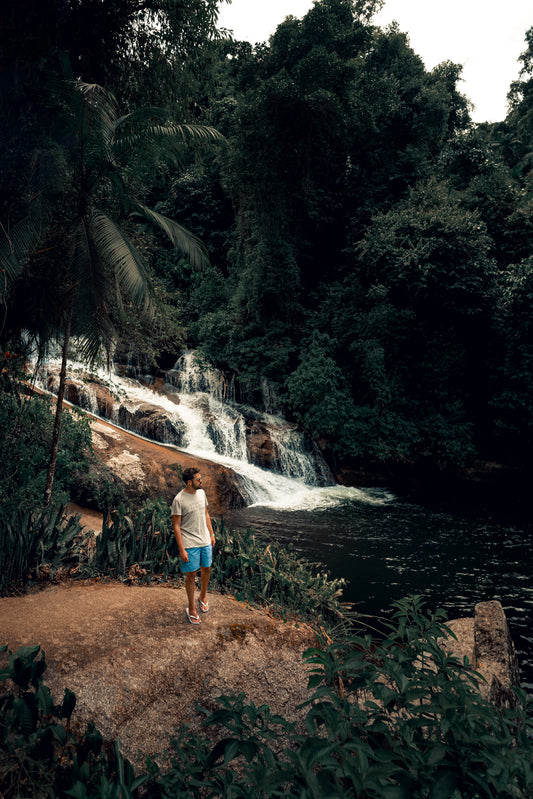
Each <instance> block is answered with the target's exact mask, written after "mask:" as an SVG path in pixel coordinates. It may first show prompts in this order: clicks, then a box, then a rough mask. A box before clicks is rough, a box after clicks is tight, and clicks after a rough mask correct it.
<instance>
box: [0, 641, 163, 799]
mask: <svg viewBox="0 0 533 799" xmlns="http://www.w3.org/2000/svg"><path fill="white" fill-rule="evenodd" d="M0 653H7V656H8V660H7V663H6V664H5V666H4V668H2V669H1V670H0V682H5V683H7V685H8V688H9V687H11V690H6V691H4V693H2V694H1V695H0V796H2V797H3V799H19V798H20V797H23V796H28V797H29V796H31V797H32V799H41V798H42V799H54V797H58V796H59V797H67V796H71V797H77V799H89V797H95V799H96V797H113V796H114V797H119V796H120V797H124V799H130V798H131V797H132V796H133V791H134V790H135V789H136V788H137V787H138V786H139V785H141V784H142V783H143V782H145V781H146V779H147V777H146V776H142V775H141V776H140V777H138V778H135V776H134V774H133V768H132V766H131V764H130V763H129V762H128V761H127V760H125V759H124V758H123V756H122V754H121V752H120V747H119V745H118V743H115V746H114V749H113V751H112V752H111V753H110V755H107V754H106V753H105V751H104V749H103V739H102V736H101V734H100V732H99V731H98V730H97V729H96V728H95V727H94V725H93V724H89V725H88V726H87V729H86V731H85V732H84V733H83V734H82V735H81V736H75V735H74V734H73V733H72V732H71V730H70V726H69V721H70V718H71V716H72V713H73V711H74V707H75V704H76V697H75V695H74V694H73V693H72V691H70V690H68V689H66V690H65V693H64V696H63V701H62V702H61V704H54V701H53V698H52V695H51V693H50V690H49V688H48V687H46V686H45V685H44V684H43V680H42V676H43V674H44V672H45V671H46V661H45V657H44V653H43V652H42V651H41V649H40V647H39V646H25V647H21V648H20V649H19V650H18V651H17V652H16V654H14V655H13V654H12V653H11V652H10V651H9V650H8V649H7V647H6V646H2V647H0ZM4 660H5V656H4ZM113 786H116V789H114V787H113Z"/></svg>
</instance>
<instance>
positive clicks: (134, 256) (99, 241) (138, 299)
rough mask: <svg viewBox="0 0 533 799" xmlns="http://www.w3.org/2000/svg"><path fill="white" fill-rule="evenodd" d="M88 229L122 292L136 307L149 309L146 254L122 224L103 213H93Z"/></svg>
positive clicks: (149, 287)
mask: <svg viewBox="0 0 533 799" xmlns="http://www.w3.org/2000/svg"><path fill="white" fill-rule="evenodd" d="M88 227H89V230H90V235H91V240H92V243H93V244H94V247H95V248H96V250H97V252H98V254H99V256H100V257H101V258H102V260H103V261H104V263H106V264H107V265H108V267H110V268H111V270H112V272H113V274H114V275H115V276H116V279H117V282H118V286H119V287H120V290H121V292H124V293H125V294H126V295H127V296H128V297H129V298H130V299H131V300H132V301H133V302H134V303H135V304H136V305H138V306H140V307H144V308H148V307H149V305H150V302H151V299H150V298H151V285H150V281H149V278H148V274H147V271H146V266H145V263H144V259H143V257H142V255H141V254H140V253H139V252H138V250H137V249H136V248H135V246H134V245H133V244H132V242H131V241H129V239H128V238H127V236H126V235H125V234H124V232H123V231H122V230H120V228H119V227H118V225H116V224H115V222H113V220H112V219H111V218H110V217H109V216H107V215H106V214H104V213H103V212H102V211H93V212H92V214H91V216H90V219H89V226H88Z"/></svg>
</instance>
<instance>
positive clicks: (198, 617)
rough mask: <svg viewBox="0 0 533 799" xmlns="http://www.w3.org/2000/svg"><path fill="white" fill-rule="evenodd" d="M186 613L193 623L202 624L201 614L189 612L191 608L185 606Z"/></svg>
mask: <svg viewBox="0 0 533 799" xmlns="http://www.w3.org/2000/svg"><path fill="white" fill-rule="evenodd" d="M185 614H186V616H187V618H188V619H189V622H190V623H191V624H200V616H193V615H192V614H191V613H189V608H185Z"/></svg>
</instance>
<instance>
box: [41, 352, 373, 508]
mask: <svg viewBox="0 0 533 799" xmlns="http://www.w3.org/2000/svg"><path fill="white" fill-rule="evenodd" d="M58 370H59V361H54V359H51V360H50V361H49V362H48V364H47V369H46V370H43V373H42V374H41V377H40V383H41V386H42V387H43V388H44V389H45V390H47V389H49V390H52V391H54V388H55V390H57V373H58ZM68 374H69V376H72V378H71V382H72V384H73V389H72V393H73V394H77V399H76V400H75V401H76V402H77V403H78V404H80V405H82V406H83V407H85V408H86V409H87V410H90V411H91V412H92V413H94V414H95V415H100V416H103V418H106V419H108V420H111V421H113V423H115V424H117V425H118V426H126V427H127V429H133V430H134V431H135V432H137V433H138V434H139V433H140V434H141V435H142V436H144V437H147V438H151V440H156V441H159V442H160V443H161V442H163V443H166V445H167V446H175V447H176V448H178V449H180V450H182V451H184V452H187V453H188V454H191V455H195V456H198V457H201V458H205V459H207V460H211V461H215V462H217V463H220V464H222V465H224V466H226V467H228V468H230V469H232V470H233V472H234V474H235V480H236V483H237V484H238V487H239V490H240V491H241V494H242V496H243V497H244V499H245V501H246V503H247V505H270V506H273V507H278V508H281V507H284V508H288V509H297V508H308V509H311V508H314V507H328V506H332V505H338V504H339V503H344V502H346V501H350V500H351V499H353V498H357V499H361V497H362V495H363V494H364V492H362V491H361V490H360V489H356V488H352V489H351V488H345V487H343V486H337V485H334V481H333V480H332V478H331V474H330V473H329V470H328V467H327V465H326V464H325V462H324V461H323V459H322V457H321V455H320V452H319V451H318V448H316V447H315V445H314V444H313V442H312V441H310V440H308V439H306V437H305V435H304V434H303V433H302V431H301V430H299V429H298V428H297V427H296V425H294V424H291V423H288V422H287V421H286V420H284V419H283V418H281V417H279V416H274V415H272V414H263V413H260V412H259V411H257V410H255V409H253V408H251V407H247V406H243V405H238V404H237V403H235V402H234V401H232V400H231V399H229V398H228V396H229V397H231V396H232V394H233V392H232V387H231V386H228V385H227V383H226V382H225V380H224V377H223V376H222V375H221V374H220V373H219V372H217V371H216V370H214V369H203V368H200V366H199V365H198V364H197V362H196V360H195V357H194V353H193V352H187V353H185V354H184V355H182V356H180V358H178V360H177V361H176V364H175V366H174V368H173V369H171V370H169V372H168V373H167V377H166V380H167V382H166V383H165V385H164V388H163V389H162V390H155V389H154V388H153V387H149V386H146V385H143V384H141V383H139V382H138V381H136V380H134V379H132V378H128V377H121V376H119V375H117V374H113V373H110V372H109V371H107V370H106V369H104V368H103V367H100V368H98V369H96V370H90V371H89V369H88V367H87V366H85V365H84V364H80V363H73V362H70V363H69V368H68ZM88 374H89V375H90V376H91V377H92V379H93V382H87V375H88ZM77 378H79V380H77ZM54 384H55V385H54ZM102 391H104V392H106V401H105V403H103V402H102ZM97 392H99V395H98V399H99V401H98V402H97ZM150 414H152V415H153V417H154V425H153V429H154V430H155V431H157V435H150V433H148V432H146V425H145V422H146V419H147V417H149V416H150ZM162 418H163V422H162ZM124 420H127V421H126V422H125V421H124ZM136 420H137V422H138V423H139V426H138V427H131V426H130V425H131V424H132V423H134V422H135V421H136ZM165 420H166V424H165V423H164V422H165ZM121 422H122V423H123V424H121ZM169 429H170V430H171V433H172V437H171V438H170V439H169V438H167V437H166V433H167V431H168V430H169ZM254 444H255V447H256V449H255V450H254V449H253V445H254ZM261 458H263V460H264V462H263V463H261V462H260V459H261ZM267 462H268V466H269V468H266V463H267ZM258 464H259V465H258ZM368 501H370V502H374V499H373V498H372V497H371V496H370V495H369V498H368ZM377 501H378V502H380V503H381V501H382V500H381V499H377Z"/></svg>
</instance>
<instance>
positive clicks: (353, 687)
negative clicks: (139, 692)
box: [159, 597, 533, 799]
mask: <svg viewBox="0 0 533 799" xmlns="http://www.w3.org/2000/svg"><path fill="white" fill-rule="evenodd" d="M394 608H395V610H394V613H393V618H392V621H391V622H390V624H389V625H388V634H387V635H386V637H385V639H384V640H383V641H381V642H380V643H376V641H375V640H373V639H372V638H371V637H370V636H360V635H352V636H350V637H349V638H348V639H346V640H344V641H343V642H341V643H333V644H330V645H329V646H322V647H318V646H317V647H315V648H313V649H310V650H308V651H307V653H306V654H305V659H306V660H307V663H308V664H310V665H312V666H314V673H313V674H312V675H311V678H310V687H311V688H314V693H313V695H312V697H311V699H310V700H309V701H308V703H307V707H308V710H307V715H306V718H305V729H304V730H303V731H302V730H298V729H296V728H295V727H292V726H291V725H289V724H288V723H287V722H286V720H284V719H283V718H280V717H277V716H272V715H271V714H270V710H269V708H268V707H267V706H266V705H263V706H262V707H259V708H257V707H255V705H254V704H253V703H247V702H246V699H245V696H244V694H241V695H240V696H237V697H235V696H234V697H220V700H219V701H220V707H219V708H218V709H217V710H215V711H214V712H212V713H209V712H207V711H206V719H205V721H204V726H205V727H210V728H214V729H215V730H216V736H217V738H218V741H217V743H216V744H215V745H214V746H211V747H209V746H208V745H207V743H206V739H205V738H204V737H203V736H202V735H201V734H193V733H191V732H189V731H187V730H183V731H182V732H181V734H180V735H179V736H178V738H177V739H176V742H175V747H176V753H175V756H174V759H173V765H172V768H171V770H170V771H169V773H168V774H165V775H160V776H159V783H160V785H161V786H163V790H162V793H161V795H162V796H164V797H171V796H176V795H179V796H182V795H183V796H190V795H195V796H210V797H215V796H232V797H235V798H237V797H243V799H244V797H247V796H251V795H253V796H261V797H269V799H270V798H272V799H273V798H274V797H295V799H296V797H298V799H312V798H313V799H316V798H317V797H338V798H339V799H340V798H341V797H346V799H348V798H349V797H350V798H351V797H357V799H485V798H486V797H487V798H488V797H492V798H493V799H496V797H498V799H511V797H512V798H513V799H519V798H521V799H527V797H530V796H531V795H533V769H532V767H531V764H532V760H533V737H532V733H533V719H532V718H531V712H530V706H529V700H528V698H527V697H526V695H525V693H524V692H523V691H517V692H516V698H517V701H516V706H515V707H514V708H513V709H507V710H503V711H500V710H498V709H497V708H496V707H495V706H494V705H492V704H490V703H489V702H487V701H485V700H483V699H482V698H481V696H480V694H479V691H478V684H479V680H480V679H481V677H480V676H479V675H477V674H476V673H475V672H473V671H472V669H471V668H470V666H469V665H468V664H467V663H461V662H460V661H459V660H457V659H456V658H454V657H452V656H450V655H448V654H446V653H445V652H444V650H443V649H442V648H441V647H440V646H439V639H440V638H441V637H442V636H443V635H444V634H446V633H447V628H446V626H445V624H444V623H443V620H444V613H443V611H437V612H436V613H435V614H433V615H431V616H428V615H425V614H424V613H423V611H422V606H421V601H420V599H419V598H417V597H413V598H408V599H404V600H401V601H399V602H396V603H394ZM210 735H211V737H212V735H213V733H210ZM182 792H183V793H182Z"/></svg>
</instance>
